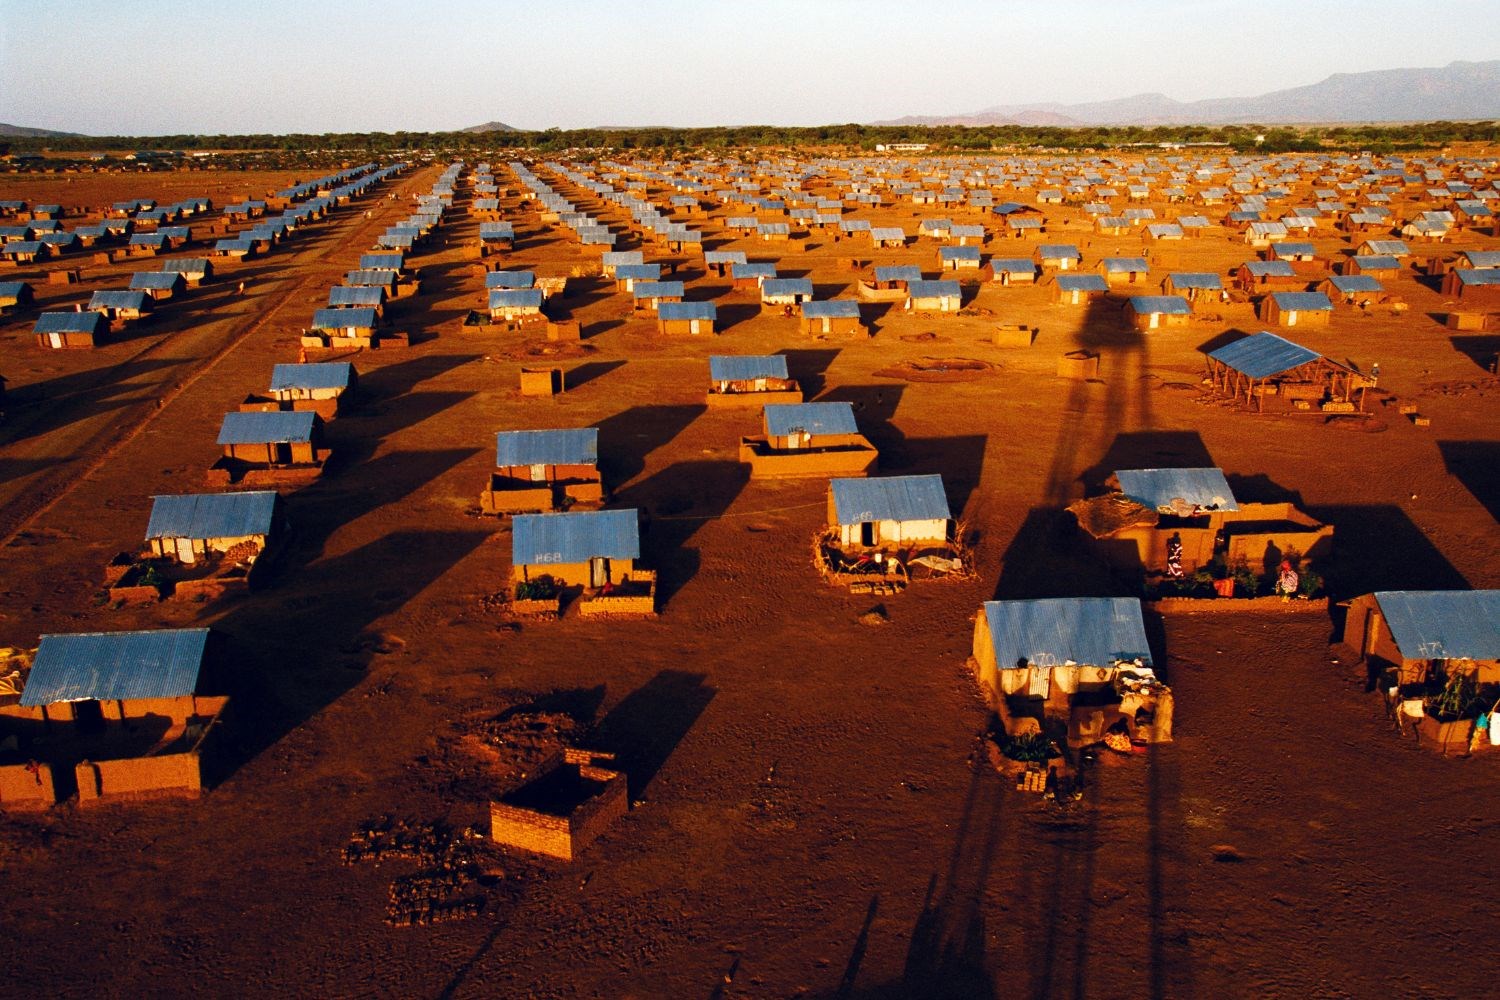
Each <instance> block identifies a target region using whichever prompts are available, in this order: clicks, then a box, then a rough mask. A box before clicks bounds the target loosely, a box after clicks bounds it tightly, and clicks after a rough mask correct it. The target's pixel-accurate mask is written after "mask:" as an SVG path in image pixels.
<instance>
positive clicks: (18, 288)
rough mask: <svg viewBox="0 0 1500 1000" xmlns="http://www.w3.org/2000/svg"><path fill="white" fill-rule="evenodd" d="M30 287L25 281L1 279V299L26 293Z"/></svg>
mask: <svg viewBox="0 0 1500 1000" xmlns="http://www.w3.org/2000/svg"><path fill="white" fill-rule="evenodd" d="M29 287H30V286H29V285H27V284H26V282H24V281H0V299H13V298H16V297H18V296H21V295H24V294H26V291H25V290H26V289H27V288H29Z"/></svg>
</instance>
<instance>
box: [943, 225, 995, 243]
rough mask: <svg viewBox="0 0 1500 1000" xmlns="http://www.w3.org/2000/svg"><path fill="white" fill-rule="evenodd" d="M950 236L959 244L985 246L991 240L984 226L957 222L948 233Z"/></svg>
mask: <svg viewBox="0 0 1500 1000" xmlns="http://www.w3.org/2000/svg"><path fill="white" fill-rule="evenodd" d="M948 238H949V239H951V240H953V241H954V242H955V243H956V244H957V245H958V246H961V247H967V246H983V245H984V244H985V243H986V242H988V240H989V236H988V234H987V233H986V232H985V228H984V226H981V225H961V224H955V225H954V226H953V228H952V229H951V230H950V231H949V233H948Z"/></svg>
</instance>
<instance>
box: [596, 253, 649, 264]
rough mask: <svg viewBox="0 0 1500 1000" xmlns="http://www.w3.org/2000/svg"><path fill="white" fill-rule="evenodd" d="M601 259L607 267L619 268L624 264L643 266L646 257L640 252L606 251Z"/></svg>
mask: <svg viewBox="0 0 1500 1000" xmlns="http://www.w3.org/2000/svg"><path fill="white" fill-rule="evenodd" d="M599 259H600V261H601V262H602V263H603V264H604V266H606V267H619V266H621V265H622V264H643V263H645V261H646V255H645V254H644V253H643V252H642V251H640V250H606V251H604V253H603V254H602V255H601V256H600V258H599Z"/></svg>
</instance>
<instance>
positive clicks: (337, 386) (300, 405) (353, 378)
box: [240, 361, 359, 420]
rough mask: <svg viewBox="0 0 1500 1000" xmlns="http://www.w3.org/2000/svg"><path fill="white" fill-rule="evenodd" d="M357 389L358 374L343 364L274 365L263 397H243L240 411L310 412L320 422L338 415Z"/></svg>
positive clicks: (342, 362) (335, 362)
mask: <svg viewBox="0 0 1500 1000" xmlns="http://www.w3.org/2000/svg"><path fill="white" fill-rule="evenodd" d="M358 386H359V374H358V373H357V372H356V371H355V370H354V366H353V365H352V364H350V363H349V362H347V361H324V362H313V363H302V364H278V365H275V366H273V367H272V368H271V386H270V388H269V389H267V390H266V394H265V395H264V396H247V397H246V398H245V401H244V402H243V403H241V404H240V409H241V410H245V411H250V410H311V411H312V412H313V413H316V414H317V415H318V416H320V417H322V418H323V419H324V420H332V419H333V418H334V417H336V416H338V414H339V410H340V408H342V407H344V406H347V405H348V403H349V401H350V400H351V399H352V398H353V396H354V394H355V392H356V391H357V389H358Z"/></svg>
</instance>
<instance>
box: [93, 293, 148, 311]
mask: <svg viewBox="0 0 1500 1000" xmlns="http://www.w3.org/2000/svg"><path fill="white" fill-rule="evenodd" d="M150 298H151V297H150V296H149V295H147V294H146V293H145V291H144V290H142V289H139V288H137V289H134V290H131V289H118V288H101V289H99V290H98V291H96V292H95V293H94V294H93V296H92V297H91V298H90V299H89V305H88V307H89V308H90V309H140V308H142V307H144V306H145V304H146V302H147V301H148V300H149V299H150Z"/></svg>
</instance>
